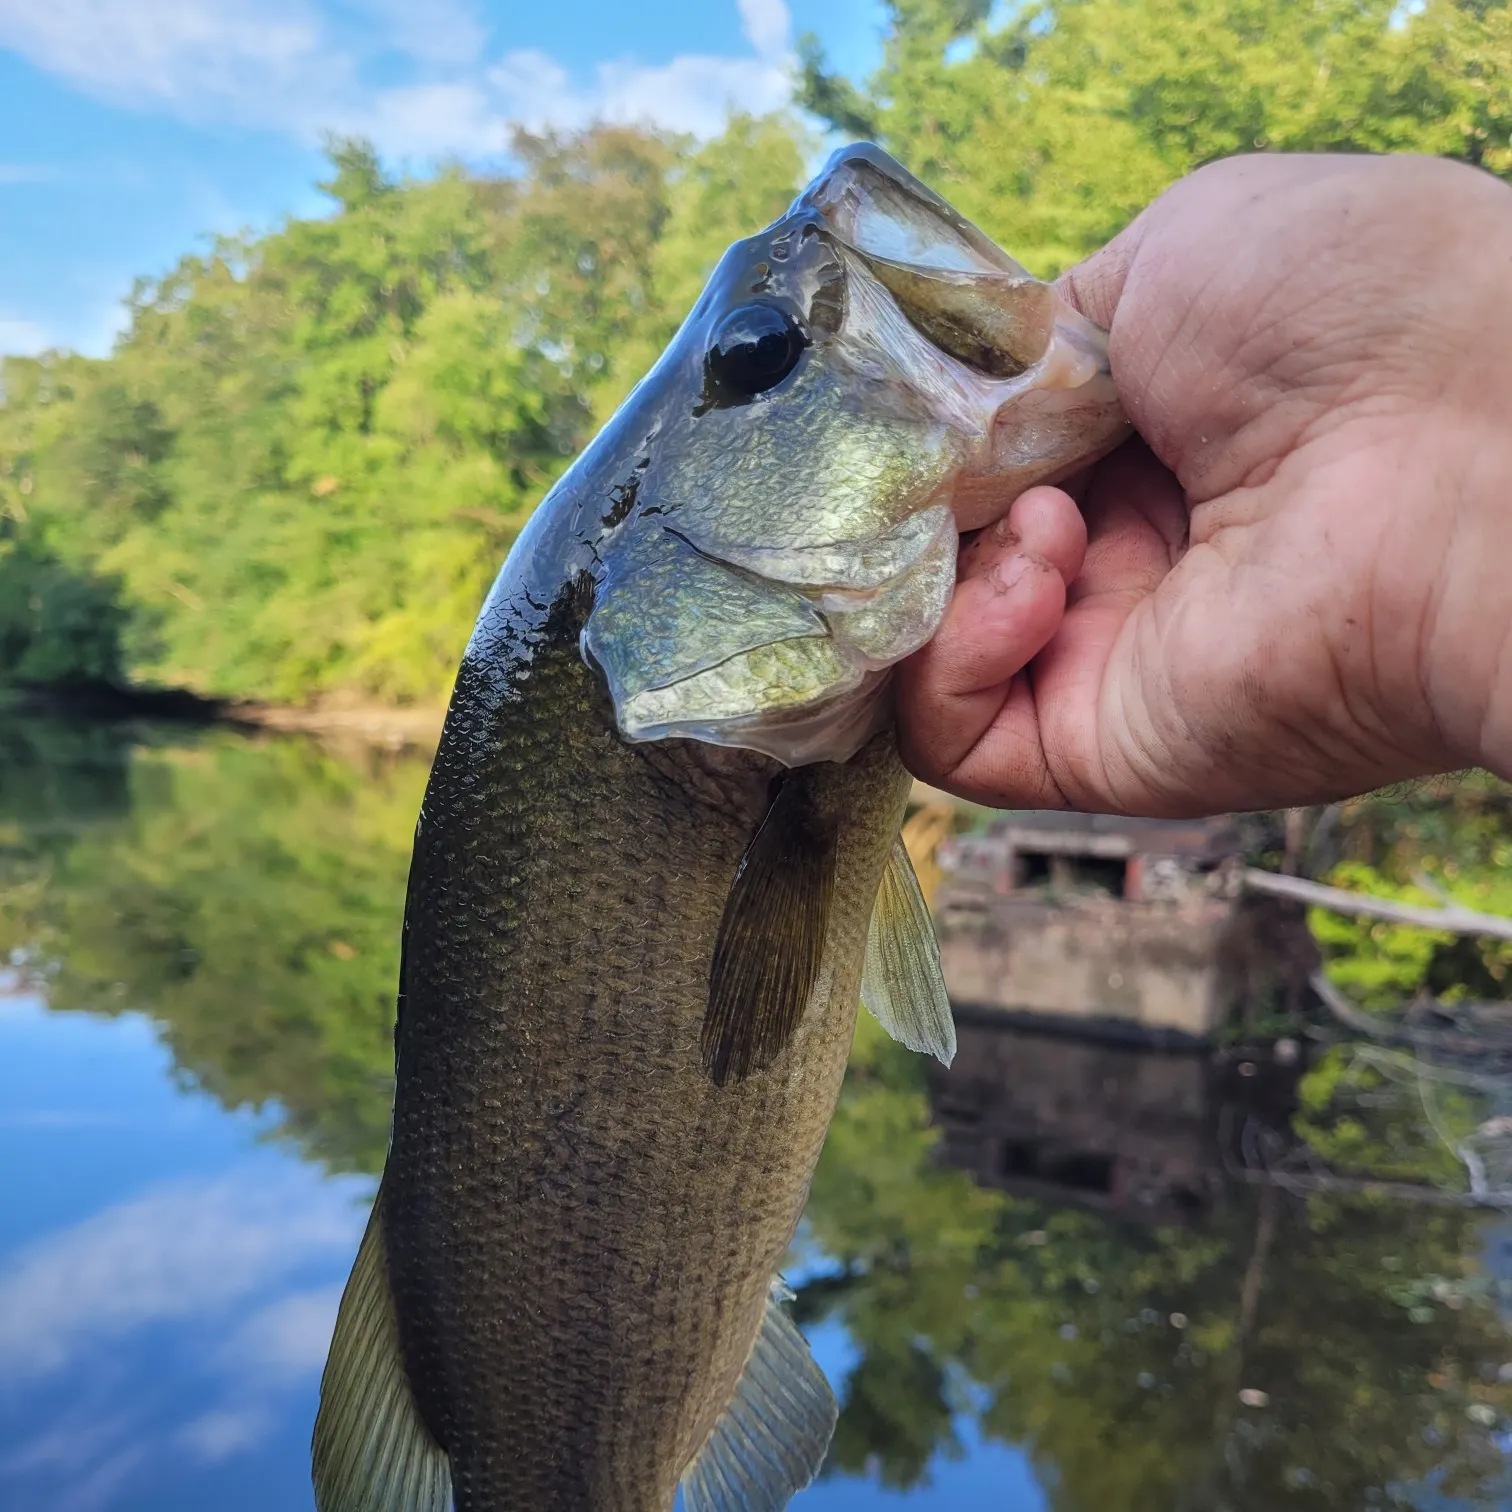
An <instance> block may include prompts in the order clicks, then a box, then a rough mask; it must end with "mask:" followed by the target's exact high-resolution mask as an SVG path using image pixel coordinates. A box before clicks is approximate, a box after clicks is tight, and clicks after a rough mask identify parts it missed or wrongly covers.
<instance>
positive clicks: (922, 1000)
mask: <svg viewBox="0 0 1512 1512" xmlns="http://www.w3.org/2000/svg"><path fill="white" fill-rule="evenodd" d="M861 1002H862V1003H863V1005H864V1006H865V1007H866V1008H867V1009H868V1010H869V1011H870V1012H871V1014H872V1016H873V1017H874V1018H875V1019H876V1020H877V1022H878V1023H879V1024H881V1025H882V1027H883V1028H884V1029H885V1030H887V1032H888V1033H889V1034H890V1035H892V1037H893V1038H894V1039H895V1040H897V1041H899V1043H901V1044H904V1045H907V1046H908V1048H909V1049H910V1050H919V1051H922V1052H924V1053H925V1054H926V1055H933V1056H934V1057H935V1058H936V1059H937V1060H940V1061H943V1062H944V1063H945V1065H947V1066H948V1065H949V1064H950V1063H951V1061H953V1060H954V1059H955V1052H956V1033H955V1019H954V1018H953V1017H952V1015H951V1012H950V997H949V994H948V993H947V992H946V991H945V974H944V972H943V971H942V970H941V969H940V946H939V942H938V941H937V940H936V939H935V931H934V921H933V919H931V918H930V916H929V905H928V904H927V903H925V901H924V894H923V893H922V892H921V891H920V890H919V879H918V878H917V877H916V876H915V875H914V869H913V862H912V861H910V860H909V859H908V848H907V847H906V846H905V845H904V844H903V840H902V837H901V836H900V837H899V838H898V839H896V840H894V841H893V848H892V854H891V855H890V856H889V857H888V860H887V868H886V870H885V871H884V872H883V873H882V884H881V886H880V887H879V888H878V889H877V903H876V907H875V908H874V909H873V910H872V919H871V928H870V929H869V930H868V931H867V935H866V969H865V971H864V973H863V974H862V977H861Z"/></svg>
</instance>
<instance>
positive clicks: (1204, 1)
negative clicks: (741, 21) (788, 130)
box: [803, 0, 1512, 274]
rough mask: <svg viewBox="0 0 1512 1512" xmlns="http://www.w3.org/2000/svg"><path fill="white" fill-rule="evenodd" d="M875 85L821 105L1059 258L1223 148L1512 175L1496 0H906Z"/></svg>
mask: <svg viewBox="0 0 1512 1512" xmlns="http://www.w3.org/2000/svg"><path fill="white" fill-rule="evenodd" d="M888 11H889V23H890V24H889V32H888V37H887V42H886V55H885V59H884V62H883V66H882V68H881V70H880V72H879V73H878V74H877V75H876V76H875V77H874V78H873V79H872V80H870V81H869V83H868V85H867V86H866V88H865V90H864V91H857V90H855V88H854V87H853V86H850V85H848V84H847V83H846V81H844V80H842V79H838V78H835V77H834V76H832V75H830V74H828V73H827V72H826V71H825V68H824V64H823V60H822V57H821V56H820V54H819V52H818V49H817V47H816V46H815V45H814V44H813V43H812V42H810V43H809V45H808V47H807V48H806V50H805V52H804V55H803V61H804V90H803V95H804V103H805V104H806V105H807V106H808V107H809V108H810V109H812V110H813V111H815V112H816V113H817V114H819V115H820V116H822V117H824V118H825V119H828V120H830V121H831V122H833V123H834V124H835V125H837V126H839V127H840V128H841V129H843V130H846V131H855V130H857V129H858V128H861V127H863V126H865V125H872V126H874V128H875V130H876V132H877V134H878V135H879V137H880V139H881V140H882V141H883V143H884V144H885V145H886V146H888V147H889V148H891V149H892V150H893V151H895V152H896V153H898V154H899V156H900V157H902V158H903V160H904V161H905V162H907V163H908V164H909V166H910V167H911V168H913V170H914V171H915V172H916V173H918V174H920V175H921V176H922V177H923V178H925V179H926V180H928V181H930V182H931V183H933V184H935V185H936V186H937V187H938V188H940V189H941V191H942V192H943V193H945V194H946V195H947V196H948V197H949V198H950V199H952V200H953V201H954V202H955V203H956V204H957V205H959V206H960V208H961V209H962V210H963V211H965V212H966V213H967V214H968V215H970V216H971V217H972V218H973V219H974V220H976V221H978V222H979V223H980V224H981V225H982V226H983V227H984V228H985V229H986V230H987V231H989V232H990V233H991V234H993V235H994V236H996V237H997V238H998V239H999V240H1001V241H1002V242H1003V244H1004V245H1005V246H1007V247H1008V248H1009V249H1010V250H1011V251H1013V252H1014V254H1015V255H1016V256H1018V257H1020V258H1021V260H1023V261H1025V262H1026V263H1027V264H1028V265H1029V266H1030V267H1032V268H1034V269H1035V270H1036V271H1037V272H1041V273H1044V274H1051V273H1056V272H1059V271H1061V270H1062V269H1064V268H1065V267H1067V266H1069V265H1070V264H1071V263H1072V262H1074V261H1076V260H1077V259H1078V258H1080V257H1083V256H1085V255H1086V254H1087V253H1088V252H1090V251H1092V250H1093V249H1094V248H1095V247H1097V246H1098V245H1100V244H1101V243H1102V242H1104V241H1106V240H1107V239H1108V238H1109V237H1110V236H1111V235H1112V234H1113V233H1114V232H1116V231H1117V230H1119V229H1120V227H1122V226H1123V225H1125V224H1126V223H1127V222H1128V221H1129V220H1130V219H1132V218H1133V216H1134V215H1136V214H1137V213H1138V211H1139V210H1140V209H1141V208H1142V207H1143V206H1144V205H1145V204H1147V203H1148V202H1149V200H1150V199H1152V198H1153V197H1154V196H1155V195H1156V194H1157V193H1158V192H1159V191H1160V190H1161V189H1163V188H1164V187H1165V186H1166V185H1168V184H1169V183H1171V182H1173V181H1174V180H1175V179H1177V178H1179V177H1180V176H1181V175H1182V174H1184V173H1186V172H1188V171H1190V170H1191V169H1193V168H1195V167H1198V166H1200V165H1201V164H1202V163H1205V162H1209V161H1211V160H1213V159H1215V158H1219V157H1223V156H1227V155H1229V154H1232V153H1236V152H1251V151H1255V150H1256V149H1269V150H1276V151H1307V152H1315V151H1393V152H1394V151H1410V152H1429V153H1436V154H1440V155H1445V156H1451V157H1458V158H1463V159H1465V160H1466V161H1468V162H1472V163H1478V164H1481V165H1483V166H1485V167H1487V168H1490V169H1491V170H1493V171H1495V172H1499V173H1503V174H1507V173H1512V141H1509V131H1512V89H1509V86H1508V83H1507V79H1508V64H1509V62H1512V19H1509V11H1508V8H1507V6H1506V5H1505V4H1500V3H1481V0H1426V3H1425V4H1423V5H1421V6H1403V5H1400V4H1397V3H1396V0H1305V3H1304V0H1279V3H1278V0H1181V3H1179V4H1164V3H1154V0H1135V3H1130V0H1039V3H1037V4H1029V5H1015V6H1008V7H1001V8H1000V7H991V6H987V5H984V4H980V3H976V0H891V3H890V4H889V5H888Z"/></svg>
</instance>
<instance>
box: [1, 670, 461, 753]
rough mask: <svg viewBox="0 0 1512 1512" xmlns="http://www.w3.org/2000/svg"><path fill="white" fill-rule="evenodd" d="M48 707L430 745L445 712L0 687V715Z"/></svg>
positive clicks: (64, 713) (395, 746)
mask: <svg viewBox="0 0 1512 1512" xmlns="http://www.w3.org/2000/svg"><path fill="white" fill-rule="evenodd" d="M7 714H12V715H50V716H54V717H58V718H64V719H91V720H108V721H130V720H162V721H166V722H169V723H173V724H193V725H220V724H224V725H235V726H238V727H240V728H243V729H254V730H273V731H277V732H279V733H281V734H303V735H314V736H316V737H317V738H321V739H331V740H339V741H353V740H355V741H361V742H363V743H365V744H369V745H378V746H385V747H388V748H389V749H391V750H404V749H413V750H434V749H435V747H436V743H437V741H438V740H439V739H440V738H441V725H442V722H443V720H444V719H445V717H446V710H445V709H444V708H443V707H440V706H435V707H424V708H421V707H398V708H396V707H392V706H384V705H381V704H355V703H350V704H349V703H338V702H332V703H326V704H319V703H317V704H306V705H298V704H269V703H257V702H251V701H247V700H242V699H233V698H203V697H201V696H200V695H199V694H197V693H190V692H187V691H185V690H183V689H179V688H118V687H112V686H109V685H106V684H77V685H74V686H70V687H0V718H3V717H4V716H5V715H7Z"/></svg>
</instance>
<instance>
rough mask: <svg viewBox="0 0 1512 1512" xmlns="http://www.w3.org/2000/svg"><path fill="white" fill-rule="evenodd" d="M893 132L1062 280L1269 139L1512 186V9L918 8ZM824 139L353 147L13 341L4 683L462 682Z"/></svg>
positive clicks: (911, 160)
mask: <svg viewBox="0 0 1512 1512" xmlns="http://www.w3.org/2000/svg"><path fill="white" fill-rule="evenodd" d="M888 17H889V34H888V37H887V39H886V53H885V62H884V65H883V67H882V69H881V70H880V72H879V73H878V74H877V76H876V77H875V78H873V79H872V80H870V81H869V82H868V84H867V85H866V86H865V87H864V88H858V87H856V86H855V85H853V84H851V83H850V82H848V81H846V80H844V79H842V78H839V77H837V76H834V75H832V74H830V73H829V72H828V71H827V70H826V67H825V64H824V60H823V57H822V55H821V54H820V52H819V51H818V49H817V46H815V45H812V44H808V45H806V46H805V49H804V60H803V61H804V71H803V79H802V86H801V91H800V99H799V103H800V104H801V105H802V106H804V107H805V108H806V109H807V110H808V111H809V112H811V114H812V115H813V116H814V117H817V118H818V119H819V120H820V121H823V122H827V123H829V124H830V125H832V126H834V127H835V128H836V129H837V130H839V131H841V132H843V133H845V134H847V135H852V136H871V137H874V138H876V139H877V140H880V141H881V142H883V143H884V144H885V145H887V146H888V147H890V148H891V149H892V150H893V151H894V152H896V153H897V154H898V155H899V156H900V157H901V158H902V159H903V160H904V161H905V162H906V163H908V165H909V166H910V167H911V168H913V169H914V171H916V172H917V173H919V174H920V175H921V176H923V177H924V178H926V179H927V180H929V181H931V182H933V183H934V184H936V185H937V186H938V187H939V188H940V189H942V190H943V191H944V192H945V193H946V194H947V195H948V196H949V197H950V198H951V199H952V200H954V201H955V203H956V204H958V205H959V206H960V208H961V209H963V210H964V211H965V212H966V213H967V214H969V215H971V216H972V217H973V218H975V219H976V220H978V221H979V222H980V223H981V224H983V225H984V226H985V227H986V228H987V229H988V230H989V231H990V232H991V233H992V234H993V235H995V236H996V237H997V238H998V239H999V240H1000V241H1001V242H1002V243H1003V244H1004V245H1005V246H1006V247H1008V248H1009V249H1010V250H1011V251H1013V252H1014V253H1015V254H1016V255H1018V256H1019V257H1021V258H1022V259H1023V260H1024V261H1025V262H1027V263H1028V264H1029V265H1030V266H1031V267H1033V268H1034V269H1035V270H1036V271H1039V272H1043V273H1046V274H1049V273H1055V272H1057V271H1059V270H1060V269H1062V268H1064V267H1066V266H1067V265H1069V264H1070V263H1071V262H1073V261H1074V260H1075V259H1077V258H1078V257H1080V256H1082V255H1083V254H1085V253H1086V252H1088V251H1089V250H1091V249H1092V248H1094V247H1095V246H1097V245H1099V244H1100V243H1101V242H1103V241H1104V240H1106V239H1107V238H1108V237H1109V236H1111V235H1112V234H1113V233H1114V232H1116V231H1117V230H1118V229H1119V228H1120V227H1121V226H1123V225H1124V224H1126V223H1127V221H1128V220H1129V219H1130V218H1131V217H1132V216H1133V215H1134V214H1136V213H1137V212H1138V210H1139V209H1140V208H1141V206H1143V205H1144V204H1145V203H1147V202H1148V201H1149V200H1150V199H1151V198H1153V197H1154V195H1156V194H1157V193H1158V192H1159V191H1160V190H1161V189H1162V188H1163V187H1164V186H1165V185H1166V184H1168V183H1170V182H1171V181H1172V180H1173V179H1175V178H1177V177H1179V176H1180V175H1181V174H1182V173H1184V172H1186V171H1188V170H1189V169H1191V168H1193V167H1194V166H1197V165H1198V164H1200V163H1203V162H1206V161H1209V160H1211V159H1213V158H1217V157H1222V156H1225V155H1228V154H1231V153H1235V152H1245V151H1254V150H1256V149H1270V150H1283V151H1284V150H1391V151H1420V152H1430V153H1437V154H1441V155H1445V156H1452V157H1457V158H1462V159H1465V160H1467V161H1469V162H1473V163H1477V164H1480V165H1482V166H1484V167H1486V168H1488V169H1490V170H1491V171H1493V172H1496V173H1500V174H1503V175H1505V176H1512V11H1509V8H1508V5H1507V3H1505V0H1503V3H1493V0H1426V3H1423V4H1417V5H1409V4H1402V3H1399V0H1182V3H1180V4H1172V3H1169V0H1058V3H1047V4H1041V5H1028V6H1023V7H1012V8H1010V15H1009V18H1008V19H1007V20H1003V19H1002V18H1001V8H1000V7H994V6H993V5H992V4H991V3H990V0H893V3H891V4H890V5H889V6H888ZM818 145H819V144H818V141H817V138H816V137H815V136H814V135H813V134H812V133H811V132H810V131H808V130H807V129H806V128H805V127H804V126H803V125H802V124H801V122H800V121H799V120H798V119H797V118H796V117H793V118H789V117H768V118H761V119H750V118H738V119H735V120H733V121H732V122H731V124H730V127H729V129H728V131H727V132H726V133H725V134H724V135H723V136H722V137H720V138H719V139H717V140H715V141H713V142H711V143H708V144H705V145H702V146H699V145H697V144H694V143H691V142H688V141H685V140H679V139H674V138H670V137H667V136H663V135H658V134H656V133H653V132H649V131H639V130H632V129H626V128H611V127H599V128H595V129H593V130H590V131H587V132H585V133H582V134H579V135H574V136H568V137H551V136H546V137H532V136H521V137H519V138H518V139H517V141H516V142H515V144H514V149H513V152H512V155H511V160H510V162H509V165H508V169H507V171H500V172H498V173H494V174H488V173H481V172H478V171H474V170H465V169H462V168H448V169H444V170H442V171H440V172H438V173H437V174H436V175H435V176H434V177H432V178H429V179H423V180H403V181H398V180H395V179H393V178H391V177H389V176H387V175H386V174H385V172H384V171H383V169H382V166H381V165H380V163H379V162H378V160H377V159H376V157H375V156H374V154H373V153H372V151H371V150H370V149H369V148H368V147H366V146H365V145H363V144H361V143H355V142H347V143H340V144H335V145H333V147H332V150H331V157H332V172H331V176H330V178H329V179H328V181H327V182H326V183H325V184H324V185H322V187H323V188H324V189H325V191H326V192H327V193H328V194H329V195H330V197H331V199H332V201H333V204H334V213H333V214H332V215H331V216H330V217H328V218H326V219H322V220H309V221H292V222H290V223H289V224H288V225H286V226H285V227H283V228H282V229H281V230H278V231H276V232H273V233H272V234H270V235H267V236H263V237H260V238H245V239H227V240H223V241H220V242H218V243H216V244H215V246H214V248H213V250H211V251H210V252H209V253H208V254H206V255H194V256H189V257H185V258H184V259H183V260H182V261H181V262H180V263H179V265H178V266H177V267H176V268H175V269H173V271H172V272H170V273H169V274H167V275H166V276H165V277H163V278H161V279H157V280H143V281H141V282H139V283H138V285H137V287H136V289H135V290H134V292H133V294H132V297H131V301H130V319H129V323H128V326H127V329H126V332H125V334H124V335H123V336H122V337H121V339H120V341H119V343H118V344H117V347H116V350H115V352H114V354H113V355H112V356H110V357H109V358H106V359H104V360H93V359H87V358H81V357H77V356H71V355H68V354H63V353H54V354H49V355H46V356H44V357H41V358H37V359H19V358H11V359H8V360H6V361H5V363H4V365H3V369H0V380H3V395H4V402H3V405H0V678H8V679H12V680H17V681H30V682H41V683H67V682H70V681H104V682H116V683H121V682H150V683H157V684H165V685H170V686H176V687H184V688H189V689H193V690H195V691H198V692H202V693H209V694H220V695H232V696H239V697H250V698H261V699H270V700H302V699H309V698H317V697H344V698H354V699H363V700H368V701H384V702H421V703H433V702H436V701H438V700H439V699H440V698H441V697H442V696H444V694H445V691H446V688H447V684H448V680H449V678H450V676H451V673H452V671H453V668H454V666H455V662H456V658H457V655H458V652H459V649H460V647H461V645H462V644H463V642H464V640H465V638H466V635H467V631H468V628H469V627H470V625H471V623H472V619H473V616H474V614H475V613H476V610H477V606H478V603H479V601H480V599H481V597H482V595H483V593H484V591H485V589H486V587H487V584H488V582H489V581H490V579H491V578H492V576H493V575H494V573H495V572H496V570H497V568H498V564H499V562H500V560H501V559H502V557H503V555H504V552H505V551H506V549H507V548H508V545H509V543H510V541H511V540H512V539H513V537H514V535H515V533H516V532H517V531H518V529H519V527H520V525H521V523H522V522H523V520H524V519H525V518H526V516H527V515H528V514H529V512H530V510H531V509H532V508H533V507H534V506H535V504H536V503H537V502H538V501H539V500H540V498H541V496H542V494H543V493H544V492H545V491H546V489H547V488H548V487H549V486H550V484H551V482H552V481H553V479H554V478H555V477H556V476H558V474H559V473H560V472H561V470H562V468H563V467H564V466H565V465H566V464H567V462H568V461H569V460H570V459H571V458H572V456H573V455H574V454H575V453H576V452H577V451H578V450H579V449H580V448H581V447H582V445H583V444H584V442H585V441H586V440H587V439H588V437H589V436H590V435H591V433H592V431H593V429H594V428H595V427H596V426H597V425H598V424H599V423H600V422H601V421H602V420H603V419H604V418H605V417H606V416H607V414H608V413H609V412H610V411H611V410H612V408H613V407H614V405H615V404H616V403H617V402H618V400H619V399H620V398H621V397H622V396H623V395H624V393H625V392H626V391H627V390H628V389H629V388H630V386H631V385H632V384H633V383H634V382H635V381H636V379H638V378H639V377H640V376H641V374H642V373H643V372H644V371H645V369H646V367H647V366H648V365H649V363H650V362H651V360H652V359H653V358H654V357H655V355H656V353H657V352H658V351H659V350H660V348H661V346H662V345H663V344H664V343H665V341H666V340H667V338H668V337H669V336H670V335H671V333H672V331H673V330H674V329H675V327H676V325H677V322H678V321H679V320H680V319H681V318H682V316H683V314H684V313H686V311H687V309H688V307H689V306H690V305H691V304H692V302H693V300H694V299H695V298H696V296H697V294H698V290H699V288H700V287H701V285H702V282H703V280H704V278H705V277H706V275H707V273H708V270H709V269H710V267H711V266H712V265H713V263H714V261H715V260H716V259H717V257H718V256H719V254H720V253H721V252H722V251H723V249H724V248H725V246H727V245H728V244H729V242H731V241H732V240H734V239H735V238H736V237H738V236H741V235H746V234H749V233H750V232H751V231H752V230H755V229H757V228H758V227H760V226H761V225H763V224H764V223H766V222H767V221H768V220H770V219H771V218H772V217H773V216H774V215H776V214H777V213H779V212H780V210H781V209H782V207H783V206H784V205H785V204H786V203H787V201H788V200H789V198H790V197H791V195H792V193H793V191H794V189H795V187H796V186H797V185H798V183H799V182H800V180H801V179H802V178H803V176H804V173H805V170H806V168H807V167H808V166H810V165H811V164H812V161H813V156H814V153H815V151H816V149H817V147H818Z"/></svg>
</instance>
